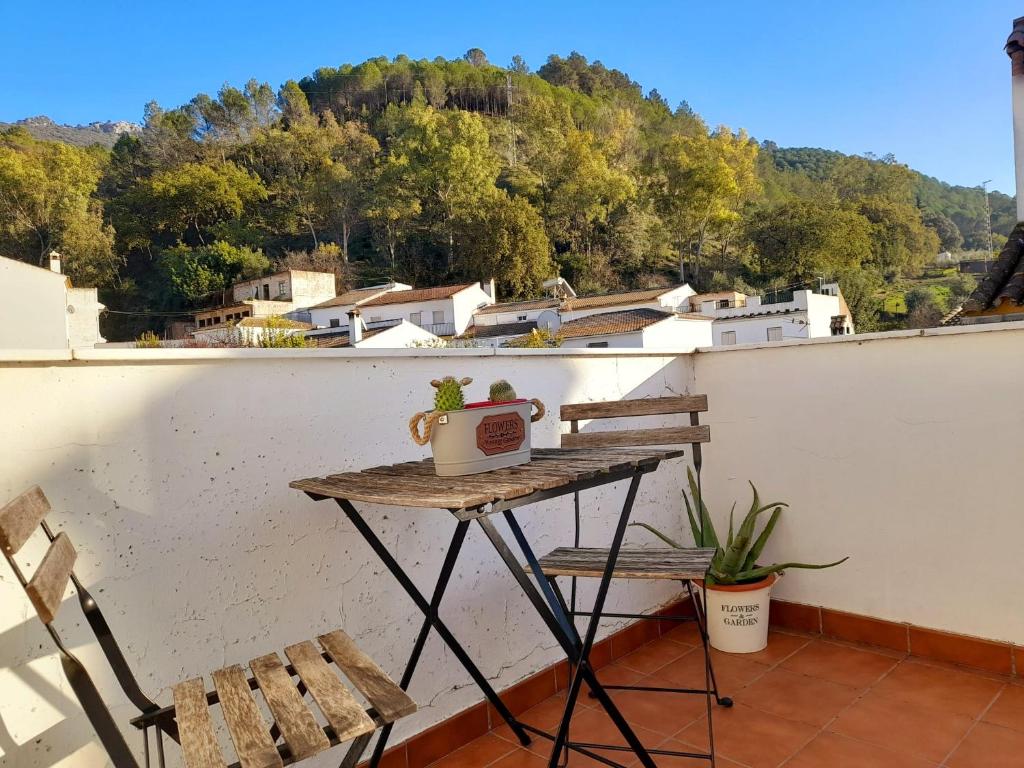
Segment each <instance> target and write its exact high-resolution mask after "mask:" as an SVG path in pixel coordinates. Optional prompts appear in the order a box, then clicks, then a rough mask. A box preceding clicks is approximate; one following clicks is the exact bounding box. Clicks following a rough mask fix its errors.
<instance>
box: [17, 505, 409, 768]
mask: <svg viewBox="0 0 1024 768" xmlns="http://www.w3.org/2000/svg"><path fill="white" fill-rule="evenodd" d="M49 511H50V504H49V502H48V501H47V500H46V497H45V496H44V495H43V492H42V491H41V490H40V489H39V487H38V486H36V487H33V488H31V489H30V490H28V491H26V492H25V493H23V494H21V495H20V496H18V497H17V498H16V499H14V500H13V501H11V502H10V503H8V504H7V505H6V506H4V507H3V508H0V549H2V550H3V553H4V556H5V557H6V558H7V562H9V563H10V564H11V568H12V569H13V570H14V573H15V576H17V579H18V581H19V583H20V584H21V585H22V587H24V588H25V592H26V593H27V594H28V597H29V599H30V600H31V601H32V605H33V606H34V607H35V609H36V613H37V614H38V615H39V619H40V620H41V621H42V622H43V624H44V625H45V626H46V630H47V632H49V634H50V637H51V638H53V642H54V643H55V644H56V646H57V650H58V651H59V652H60V658H61V665H62V666H63V669H64V674H65V675H66V676H67V679H68V682H69V683H70V684H71V688H72V690H73V691H74V692H75V696H76V697H77V698H78V701H79V702H80V703H81V705H82V709H84V710H85V714H86V716H87V717H88V718H89V721H90V723H91V724H92V726H93V728H94V729H95V730H96V734H97V736H99V739H100V742H101V743H102V744H103V747H104V748H105V749H106V751H107V754H108V755H109V756H110V759H111V761H112V762H113V764H114V766H116V768H139V763H138V761H137V760H136V757H135V755H134V754H133V753H132V751H131V750H130V749H129V748H128V745H127V743H126V741H125V738H124V735H123V734H122V733H121V730H120V729H119V728H118V726H117V724H116V723H115V722H114V719H113V717H112V716H111V714H110V710H109V709H108V708H107V705H106V703H105V702H104V700H103V698H102V697H101V695H100V693H99V691H98V690H97V688H96V686H95V684H94V683H93V681H92V678H90V676H89V673H88V672H87V671H86V669H85V667H84V666H83V665H82V663H81V662H80V661H79V660H78V659H77V658H75V656H74V655H73V654H72V653H71V652H70V651H69V650H68V648H67V646H66V645H65V644H64V642H63V640H62V639H61V637H60V634H59V633H58V632H57V629H56V627H55V626H54V619H55V618H56V616H57V612H58V610H59V609H60V606H61V603H62V601H63V598H64V592H65V590H66V588H67V585H68V581H69V580H70V582H71V583H72V584H73V585H74V589H75V592H76V594H77V596H78V602H79V603H80V605H81V607H82V611H83V612H84V614H85V618H86V620H87V621H88V623H89V626H90V627H91V628H92V630H93V633H94V634H95V635H96V639H97V641H98V642H99V644H100V648H101V649H102V651H103V654H104V656H105V657H106V659H107V662H108V663H109V664H110V666H111V668H112V669H113V672H114V675H115V677H116V678H117V681H118V683H119V684H120V686H121V689H122V691H123V692H124V694H125V695H126V696H127V697H128V699H129V700H130V701H131V702H132V703H133V704H134V705H135V706H136V707H137V708H138V710H139V712H140V714H139V716H138V717H135V718H134V719H132V720H131V721H130V724H131V725H133V726H135V727H136V728H137V729H139V730H141V731H142V740H143V759H144V764H145V765H146V766H149V765H150V738H149V730H150V728H155V729H156V738H155V743H156V755H157V761H158V765H159V766H161V767H162V766H163V765H164V750H163V746H164V745H163V736H164V734H167V736H169V737H170V738H171V739H172V740H173V741H175V742H177V743H178V744H180V745H181V752H182V756H183V758H184V762H185V765H186V766H187V768H225V766H230V768H277V767H278V766H285V765H291V764H293V763H298V762H300V761H302V760H305V759H306V758H308V757H312V756H313V755H316V754H319V753H320V752H323V751H324V750H326V749H329V748H330V747H333V746H336V745H339V744H343V743H346V742H349V743H350V746H349V748H348V750H347V752H346V754H345V757H344V760H343V761H342V763H341V766H342V768H352V767H353V766H355V765H356V764H357V762H358V761H359V759H360V757H361V756H362V754H363V752H364V751H365V750H366V747H367V745H368V744H369V741H370V739H371V737H372V736H373V733H374V732H375V731H376V730H377V729H378V728H380V727H382V726H385V725H387V724H389V723H393V722H394V721H395V720H398V719H399V718H401V717H405V716H406V715H409V714H412V713H413V712H415V711H416V705H415V704H414V703H413V701H412V699H410V698H409V696H408V695H406V693H405V691H403V690H402V689H401V688H399V687H398V686H397V685H395V683H394V682H392V681H391V679H390V678H388V676H387V675H385V674H384V672H383V671H382V670H381V669H380V667H378V666H377V665H376V664H375V663H374V661H373V660H372V659H371V658H370V657H369V656H367V655H366V654H364V653H363V652H362V651H361V650H359V648H357V647H356V645H355V643H354V642H352V640H351V638H349V636H348V635H346V634H345V633H344V632H343V631H341V630H340V629H339V630H336V631H334V632H330V633H328V634H325V635H321V636H320V637H319V638H317V639H318V642H319V644H320V647H319V648H317V647H316V646H315V645H314V644H313V643H312V642H309V641H305V642H301V643H297V644H295V645H291V646H289V647H287V648H285V649H284V653H285V656H286V657H287V659H288V661H289V662H290V663H289V664H285V663H284V661H283V660H282V659H281V658H280V657H279V656H278V655H277V654H276V653H270V654H268V655H266V656H260V657H259V658H256V659H253V660H252V661H250V662H249V670H250V673H247V672H246V671H245V670H244V669H243V668H242V667H241V666H240V665H233V666H229V667H225V668H223V669H219V670H217V671H215V672H213V673H211V675H210V677H211V679H212V681H213V689H212V690H210V691H207V690H206V686H205V683H204V681H203V678H202V677H195V678H192V679H190V680H185V681H183V682H180V683H178V684H177V685H175V686H173V689H172V690H173V698H174V703H173V705H171V706H167V707H161V706H159V705H158V704H156V703H155V702H153V701H152V700H150V699H149V697H147V696H146V695H145V694H144V693H143V692H142V690H141V688H140V687H139V684H138V681H137V680H136V678H135V675H134V674H133V673H132V670H131V667H130V666H129V665H128V662H127V661H126V660H125V658H124V655H123V654H122V653H121V649H120V647H119V646H118V644H117V641H116V640H115V639H114V636H113V634H112V633H111V631H110V627H109V626H108V625H107V622H106V620H105V619H104V618H103V614H102V613H101V612H100V609H99V606H98V605H97V604H96V601H95V600H94V599H93V597H92V595H90V594H89V592H88V591H87V590H86V589H85V587H83V586H82V583H81V581H79V579H78V577H77V576H76V575H75V572H74V569H73V566H74V563H75V559H76V556H77V555H76V553H75V548H74V547H73V546H72V544H71V539H70V538H69V537H68V535H67V534H66V533H64V532H61V533H58V534H56V535H54V533H53V531H52V530H51V529H50V526H49V525H47V523H46V520H45V517H46V514H47V512H49ZM37 526H38V527H40V528H42V531H43V533H44V534H45V535H46V537H47V539H48V540H49V542H50V544H49V549H48V550H47V551H46V554H45V556H44V557H43V559H42V561H41V562H40V563H39V566H38V568H36V570H35V573H34V574H32V576H31V578H29V579H26V578H25V575H24V573H23V572H22V570H21V568H20V567H19V566H18V563H17V562H16V561H15V557H14V556H15V555H16V554H17V553H18V551H19V550H20V549H21V548H22V546H24V544H25V542H26V541H27V540H28V539H29V537H30V536H31V535H32V533H33V531H35V530H36V527H37ZM332 663H333V665H334V666H335V667H337V669H338V670H340V671H341V672H342V673H343V674H344V676H345V677H346V678H347V679H348V682H349V683H351V685H352V686H353V687H355V688H356V689H357V690H358V691H359V692H360V693H361V694H362V695H363V696H364V697H365V699H366V701H368V702H369V707H364V706H363V705H362V704H360V703H359V701H357V700H356V698H355V696H353V694H352V692H351V691H350V690H349V688H348V687H347V686H346V685H345V683H344V682H343V681H342V678H340V677H339V676H338V675H337V673H336V671H335V669H334V668H333V667H332V666H331V665H332ZM293 678H297V682H296V681H295V680H293ZM257 690H258V691H259V692H260V693H261V694H262V697H263V699H264V701H265V702H266V705H267V708H268V709H269V711H270V713H271V715H272V716H273V719H274V723H273V724H272V725H268V724H267V723H266V722H265V720H264V719H263V716H262V715H261V714H260V709H259V706H258V704H257V700H256V698H254V696H253V693H252V692H253V691H257ZM306 693H309V694H310V697H311V698H312V700H313V702H315V703H316V707H317V709H318V710H319V712H320V714H321V715H322V719H323V721H324V722H325V723H326V724H325V725H321V724H320V720H318V718H317V715H316V711H315V710H314V708H313V707H312V706H311V702H307V701H306V700H305V695H306ZM216 704H220V713H221V716H222V718H223V720H224V723H225V725H226V727H227V731H228V734H229V735H230V737H231V741H232V743H233V745H234V751H235V753H236V755H237V758H238V759H237V761H235V762H232V761H231V760H230V759H225V757H224V754H223V753H222V751H221V747H220V744H219V743H218V740H217V736H216V731H215V726H214V717H213V714H214V705H216Z"/></svg>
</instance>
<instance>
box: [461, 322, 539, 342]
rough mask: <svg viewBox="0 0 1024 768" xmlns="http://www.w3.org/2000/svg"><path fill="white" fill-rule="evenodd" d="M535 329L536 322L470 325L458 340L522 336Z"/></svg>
mask: <svg viewBox="0 0 1024 768" xmlns="http://www.w3.org/2000/svg"><path fill="white" fill-rule="evenodd" d="M536 327H537V323H536V321H532V320H531V321H527V322H524V323H499V324H497V325H471V326H470V327H469V328H467V329H466V331H465V333H463V334H462V335H461V336H459V338H460V339H493V338H495V337H497V336H522V335H523V334H526V333H529V332H530V331H532V330H533V329H534V328H536Z"/></svg>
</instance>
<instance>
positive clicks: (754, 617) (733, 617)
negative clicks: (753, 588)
mask: <svg viewBox="0 0 1024 768" xmlns="http://www.w3.org/2000/svg"><path fill="white" fill-rule="evenodd" d="M760 610H761V606H760V605H756V604H755V605H723V606H722V613H724V614H725V615H724V616H723V617H722V621H723V622H725V624H726V625H727V626H730V627H749V626H753V625H754V624H757V622H758V618H759V617H758V613H759V612H760Z"/></svg>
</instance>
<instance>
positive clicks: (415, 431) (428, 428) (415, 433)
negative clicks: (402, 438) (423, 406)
mask: <svg viewBox="0 0 1024 768" xmlns="http://www.w3.org/2000/svg"><path fill="white" fill-rule="evenodd" d="M443 415H444V412H443V411H431V412H430V413H424V412H423V411H420V412H419V413H416V414H413V417H412V418H411V419H409V435H410V436H411V437H412V439H413V442H414V443H416V445H426V444H427V443H429V442H430V434H431V433H432V432H433V431H434V425H435V424H437V421H438V419H440V418H441V416H443ZM420 421H422V422H423V434H422V435H421V434H420Z"/></svg>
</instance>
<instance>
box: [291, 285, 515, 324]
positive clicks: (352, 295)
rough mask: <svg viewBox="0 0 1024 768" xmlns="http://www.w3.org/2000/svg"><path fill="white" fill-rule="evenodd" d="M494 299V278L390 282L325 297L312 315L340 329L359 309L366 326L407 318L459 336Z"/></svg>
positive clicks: (412, 321)
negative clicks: (427, 284)
mask: <svg viewBox="0 0 1024 768" xmlns="http://www.w3.org/2000/svg"><path fill="white" fill-rule="evenodd" d="M342 299H343V300H344V301H341V300H342ZM494 300H495V292H494V281H493V280H489V281H481V282H473V283H460V284H457V285H443V286H438V287H436V288H412V287H411V286H408V285H404V284H402V283H389V284H387V285H384V286H377V287H376V288H364V289H359V290H357V291H348V292H347V293H345V294H342V295H341V296H340V297H338V299H337V300H336V299H333V298H332V299H329V300H326V301H324V302H322V303H321V304H319V305H317V306H314V307H311V308H310V318H311V322H313V323H314V324H315V325H316V326H317V327H318V328H324V327H327V328H340V327H342V326H347V325H348V322H349V321H348V317H349V314H350V313H351V312H352V311H353V310H358V312H359V314H360V315H361V317H362V319H363V323H364V324H365V327H373V326H379V325H381V324H385V323H391V324H395V323H397V322H399V321H401V320H405V321H408V322H409V323H412V324H413V325H415V326H418V327H420V328H422V329H424V330H425V331H428V332H429V333H431V334H433V335H434V336H457V335H459V334H461V333H463V332H464V331H465V330H466V328H467V327H469V325H470V323H472V321H473V317H474V313H476V312H477V311H478V310H480V309H481V308H483V307H487V306H489V305H491V304H494Z"/></svg>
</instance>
